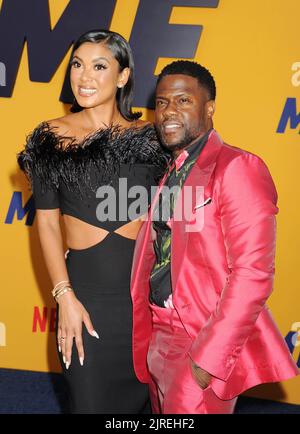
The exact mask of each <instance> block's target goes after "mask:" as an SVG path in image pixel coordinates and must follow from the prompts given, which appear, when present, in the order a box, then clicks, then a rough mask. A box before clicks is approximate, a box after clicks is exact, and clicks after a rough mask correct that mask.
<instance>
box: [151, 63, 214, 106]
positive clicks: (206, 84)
mask: <svg viewBox="0 0 300 434" xmlns="http://www.w3.org/2000/svg"><path fill="white" fill-rule="evenodd" d="M175 74H183V75H189V76H190V77H194V78H196V79H197V80H198V82H199V85H200V86H202V87H203V88H204V89H206V90H207V92H208V97H209V99H212V100H215V99H216V83H215V80H214V78H213V76H212V75H211V73H210V72H209V70H208V69H206V68H204V66H202V65H200V64H199V63H197V62H191V61H189V60H176V61H175V62H172V63H170V64H169V65H167V66H165V67H164V68H163V70H162V71H161V73H160V74H159V76H158V78H157V83H156V86H158V84H159V82H160V81H161V79H162V78H163V77H165V76H166V75H175Z"/></svg>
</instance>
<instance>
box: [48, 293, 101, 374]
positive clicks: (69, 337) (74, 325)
mask: <svg viewBox="0 0 300 434" xmlns="http://www.w3.org/2000/svg"><path fill="white" fill-rule="evenodd" d="M57 302H58V304H59V318H58V332H57V340H58V347H59V350H61V352H62V356H63V360H64V362H65V364H66V368H67V369H69V366H70V364H71V356H72V347H73V339H74V338H75V344H76V347H77V351H78V357H79V362H80V364H81V366H82V365H83V362H84V347H83V341H82V323H84V325H85V327H86V329H87V331H88V333H89V334H90V335H91V336H93V337H95V338H97V339H99V336H98V333H97V332H96V331H95V330H94V327H93V324H92V322H91V319H90V316H89V314H88V312H87V311H86V309H85V308H84V306H83V305H82V303H80V301H79V300H78V298H76V296H75V294H74V292H73V291H68V292H66V293H65V294H63V295H62V296H61V297H59V298H58V300H57Z"/></svg>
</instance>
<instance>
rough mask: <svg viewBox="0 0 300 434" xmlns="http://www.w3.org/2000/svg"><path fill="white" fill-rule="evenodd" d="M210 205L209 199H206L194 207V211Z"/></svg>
mask: <svg viewBox="0 0 300 434" xmlns="http://www.w3.org/2000/svg"><path fill="white" fill-rule="evenodd" d="M210 203H211V197H208V198H207V199H206V200H205V201H204V202H202V203H200V204H199V205H196V206H195V208H194V209H198V208H202V207H203V206H205V205H208V204H210Z"/></svg>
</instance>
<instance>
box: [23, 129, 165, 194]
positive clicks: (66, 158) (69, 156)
mask: <svg viewBox="0 0 300 434" xmlns="http://www.w3.org/2000/svg"><path fill="white" fill-rule="evenodd" d="M54 129H55V127H51V126H50V125H49V124H48V123H47V122H43V123H41V124H40V125H39V126H38V127H37V128H36V129H35V130H34V131H33V132H32V133H31V134H30V135H29V136H28V137H27V139H26V145H25V148H24V150H23V151H21V152H20V153H19V154H18V156H17V160H18V164H19V166H20V168H21V169H22V170H23V171H24V172H25V173H26V175H27V176H28V178H29V180H30V181H31V183H32V180H33V174H35V175H36V176H37V177H38V178H39V180H40V183H41V185H42V187H43V189H45V190H48V189H57V188H59V184H60V182H61V181H63V182H64V183H65V184H66V185H67V186H68V188H69V189H71V190H76V191H78V192H80V193H81V194H82V195H85V194H86V192H87V191H88V190H90V189H91V188H92V189H94V187H93V185H92V179H91V178H92V177H91V174H92V173H93V170H92V169H93V168H94V169H95V168H96V169H98V173H101V182H103V183H104V182H106V183H107V182H109V181H110V180H111V179H112V178H113V176H114V175H115V174H116V173H118V172H119V170H120V165H121V164H130V165H131V164H132V165H134V164H145V165H152V166H153V169H154V171H155V174H156V176H155V177H156V180H157V181H158V180H159V178H160V177H161V176H162V174H163V173H164V171H165V168H166V165H167V162H168V154H167V153H166V152H165V151H164V150H163V149H162V148H161V146H160V145H159V143H158V141H157V136H156V132H155V129H154V128H153V126H152V125H150V124H149V125H146V126H145V127H143V128H128V129H124V128H121V127H120V126H114V127H111V128H105V129H102V130H98V131H96V132H95V133H93V134H91V135H89V136H87V137H86V138H85V139H83V140H82V141H80V142H78V141H76V139H74V138H70V137H65V136H60V135H58V134H57V133H55V131H54ZM97 182H98V186H99V179H98V180H97ZM86 187H87V188H86Z"/></svg>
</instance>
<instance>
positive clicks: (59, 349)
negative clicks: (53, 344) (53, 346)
mask: <svg viewBox="0 0 300 434" xmlns="http://www.w3.org/2000/svg"><path fill="white" fill-rule="evenodd" d="M58 351H59V352H60V353H61V347H60V345H58Z"/></svg>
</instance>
